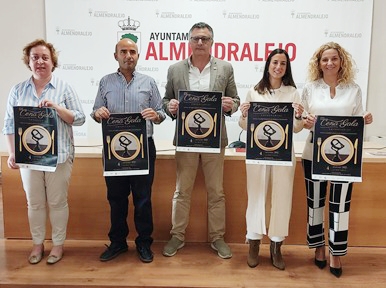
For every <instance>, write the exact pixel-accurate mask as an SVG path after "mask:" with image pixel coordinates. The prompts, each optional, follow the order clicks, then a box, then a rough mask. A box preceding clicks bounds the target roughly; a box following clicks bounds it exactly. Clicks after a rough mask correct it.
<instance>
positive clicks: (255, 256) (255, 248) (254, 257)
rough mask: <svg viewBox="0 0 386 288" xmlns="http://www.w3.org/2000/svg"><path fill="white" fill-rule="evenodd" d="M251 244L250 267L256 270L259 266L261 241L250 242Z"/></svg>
mask: <svg viewBox="0 0 386 288" xmlns="http://www.w3.org/2000/svg"><path fill="white" fill-rule="evenodd" d="M248 242H249V254H248V260H247V263H248V266H249V267H251V268H255V267H256V266H257V265H259V248H260V240H248Z"/></svg>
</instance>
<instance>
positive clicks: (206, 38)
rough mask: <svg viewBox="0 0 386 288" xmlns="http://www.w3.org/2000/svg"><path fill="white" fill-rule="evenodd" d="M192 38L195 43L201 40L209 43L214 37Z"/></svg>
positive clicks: (203, 42)
mask: <svg viewBox="0 0 386 288" xmlns="http://www.w3.org/2000/svg"><path fill="white" fill-rule="evenodd" d="M190 40H192V42H194V43H198V41H200V40H201V42H202V44H206V43H208V42H209V41H210V40H212V37H206V36H194V37H190Z"/></svg>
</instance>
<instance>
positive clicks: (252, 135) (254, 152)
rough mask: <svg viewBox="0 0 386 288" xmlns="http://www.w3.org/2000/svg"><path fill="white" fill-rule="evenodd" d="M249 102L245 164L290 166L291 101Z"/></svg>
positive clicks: (292, 111)
mask: <svg viewBox="0 0 386 288" xmlns="http://www.w3.org/2000/svg"><path fill="white" fill-rule="evenodd" d="M250 104H251V106H250V108H249V110H248V124H247V127H248V128H247V150H246V163H247V164H266V165H282V166H292V161H291V159H292V131H293V113H294V110H293V108H292V103H286V102H280V103H278V102H250Z"/></svg>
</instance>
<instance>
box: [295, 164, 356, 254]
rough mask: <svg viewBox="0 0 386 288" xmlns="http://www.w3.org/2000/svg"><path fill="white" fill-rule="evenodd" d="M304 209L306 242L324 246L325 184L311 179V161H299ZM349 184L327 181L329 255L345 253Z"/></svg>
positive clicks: (311, 244) (350, 190) (312, 246)
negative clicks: (305, 199) (303, 186)
mask: <svg viewBox="0 0 386 288" xmlns="http://www.w3.org/2000/svg"><path fill="white" fill-rule="evenodd" d="M302 164H303V169H304V175H305V184H306V193H307V207H308V212H307V216H308V221H307V222H308V224H307V243H308V247H310V248H316V247H320V246H324V245H325V238H324V207H325V205H326V194H327V183H328V182H327V181H320V180H313V179H312V177H311V174H312V170H311V168H312V162H311V161H309V160H305V159H302ZM352 188H353V183H349V182H340V181H330V195H329V196H330V198H329V217H328V218H329V232H328V244H329V250H330V253H331V254H332V255H333V256H343V255H346V254H347V239H348V226H349V211H350V203H351V192H352Z"/></svg>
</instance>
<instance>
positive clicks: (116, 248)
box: [99, 243, 128, 262]
mask: <svg viewBox="0 0 386 288" xmlns="http://www.w3.org/2000/svg"><path fill="white" fill-rule="evenodd" d="M105 246H106V247H107V249H106V250H105V252H103V253H102V254H101V256H99V260H101V261H102V262H105V261H109V260H111V259H114V258H115V257H117V256H118V255H119V254H122V253H124V252H127V250H128V248H127V246H123V245H117V244H114V243H112V244H111V245H110V246H108V245H106V244H105Z"/></svg>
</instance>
